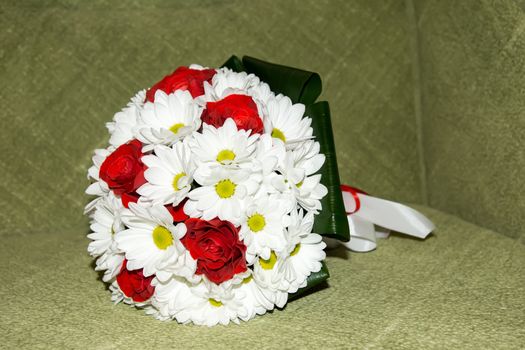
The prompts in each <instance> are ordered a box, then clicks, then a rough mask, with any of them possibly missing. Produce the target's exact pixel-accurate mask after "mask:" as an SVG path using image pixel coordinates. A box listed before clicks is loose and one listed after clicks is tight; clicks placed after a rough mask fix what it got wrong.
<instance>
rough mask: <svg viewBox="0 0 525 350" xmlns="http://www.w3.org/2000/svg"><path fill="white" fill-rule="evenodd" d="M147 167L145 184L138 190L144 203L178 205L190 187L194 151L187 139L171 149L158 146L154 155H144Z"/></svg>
mask: <svg viewBox="0 0 525 350" xmlns="http://www.w3.org/2000/svg"><path fill="white" fill-rule="evenodd" d="M142 162H144V164H146V166H147V167H148V168H147V169H146V171H145V172H144V177H145V179H146V181H147V182H146V183H145V184H144V185H142V186H141V187H139V188H138V189H137V193H138V194H140V195H141V197H140V199H139V201H140V202H141V203H151V204H153V205H159V204H160V205H164V204H172V205H173V206H176V205H178V204H179V203H180V202H182V200H184V198H186V195H187V194H188V192H189V191H190V189H191V184H192V182H193V172H194V171H195V165H194V163H193V161H192V159H191V151H190V149H189V148H188V147H187V145H186V144H185V143H184V142H177V143H176V144H175V145H173V146H172V147H171V148H170V147H166V146H163V145H158V146H156V147H155V154H154V155H153V154H152V155H147V156H144V157H142Z"/></svg>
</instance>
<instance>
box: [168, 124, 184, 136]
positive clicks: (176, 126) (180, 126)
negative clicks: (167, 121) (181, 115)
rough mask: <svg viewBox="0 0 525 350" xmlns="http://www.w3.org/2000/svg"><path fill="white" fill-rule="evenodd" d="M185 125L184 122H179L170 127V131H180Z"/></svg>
mask: <svg viewBox="0 0 525 350" xmlns="http://www.w3.org/2000/svg"><path fill="white" fill-rule="evenodd" d="M183 126H184V124H183V123H177V124H173V125H172V126H171V128H170V131H171V132H172V133H174V134H176V133H178V132H179V130H180V128H182V127H183Z"/></svg>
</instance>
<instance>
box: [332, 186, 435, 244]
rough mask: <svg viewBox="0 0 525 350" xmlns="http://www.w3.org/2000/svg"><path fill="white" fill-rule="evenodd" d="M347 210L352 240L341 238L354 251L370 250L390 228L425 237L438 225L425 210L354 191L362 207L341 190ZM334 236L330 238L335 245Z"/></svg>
mask: <svg viewBox="0 0 525 350" xmlns="http://www.w3.org/2000/svg"><path fill="white" fill-rule="evenodd" d="M342 193H343V201H344V205H345V210H346V212H348V213H352V214H349V215H348V225H349V227H350V241H348V242H340V243H341V244H343V245H344V246H345V247H347V248H348V249H350V250H352V251H355V252H369V251H372V250H374V249H376V247H377V243H376V241H377V238H386V237H388V235H389V233H390V230H392V231H396V232H399V233H403V234H406V235H408V236H412V237H417V238H421V239H424V238H426V237H427V236H428V235H429V234H430V232H432V231H433V230H434V228H435V226H434V224H433V223H432V222H431V221H430V220H429V219H428V218H427V217H425V216H424V215H423V214H421V213H420V212H418V211H417V210H414V209H412V208H410V207H407V206H406V205H403V204H400V203H396V202H392V201H388V200H385V199H380V198H376V197H372V196H369V195H367V194H363V193H354V195H357V196H358V199H359V202H360V203H359V204H360V205H359V207H358V208H357V211H356V206H357V205H358V203H357V201H356V200H355V198H354V196H353V195H352V194H351V193H349V192H347V191H342ZM333 241H334V240H330V239H329V240H328V242H327V244H328V245H329V246H334V242H333Z"/></svg>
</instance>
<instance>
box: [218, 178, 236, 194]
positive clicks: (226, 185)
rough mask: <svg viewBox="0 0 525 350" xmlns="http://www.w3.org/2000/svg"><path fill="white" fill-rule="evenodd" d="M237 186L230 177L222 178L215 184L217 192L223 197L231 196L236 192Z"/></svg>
mask: <svg viewBox="0 0 525 350" xmlns="http://www.w3.org/2000/svg"><path fill="white" fill-rule="evenodd" d="M235 187H237V185H236V184H234V183H233V182H231V180H230V179H226V180H221V181H219V182H217V184H216V185H215V192H217V194H218V195H219V197H221V198H230V197H231V196H233V194H234V193H235Z"/></svg>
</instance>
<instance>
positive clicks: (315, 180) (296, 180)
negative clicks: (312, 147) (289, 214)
mask: <svg viewBox="0 0 525 350" xmlns="http://www.w3.org/2000/svg"><path fill="white" fill-rule="evenodd" d="M294 152H295V151H288V152H286V156H285V158H284V160H283V162H282V163H281V164H280V165H279V166H278V169H279V172H280V173H281V175H278V176H275V177H274V178H272V185H273V186H274V187H275V188H276V189H277V190H278V191H279V192H281V193H284V194H287V195H289V196H290V198H293V199H295V200H296V201H297V202H298V203H299V204H300V205H301V206H302V207H303V208H304V209H306V210H308V211H312V212H313V213H315V214H317V213H319V211H320V210H321V209H322V205H321V199H322V198H323V197H324V196H326V194H327V193H328V189H327V188H326V186H324V185H323V184H322V183H321V175H320V174H316V175H311V176H307V175H308V174H307V170H308V172H310V171H312V170H314V171H317V170H318V168H320V166H321V165H322V164H323V162H324V155H319V156H320V157H317V156H315V157H312V158H311V159H310V160H308V161H309V162H310V164H306V165H305V164H304V163H305V162H304V161H302V160H301V162H302V163H299V165H297V164H296V163H295V158H296V156H295V154H294Z"/></svg>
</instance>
